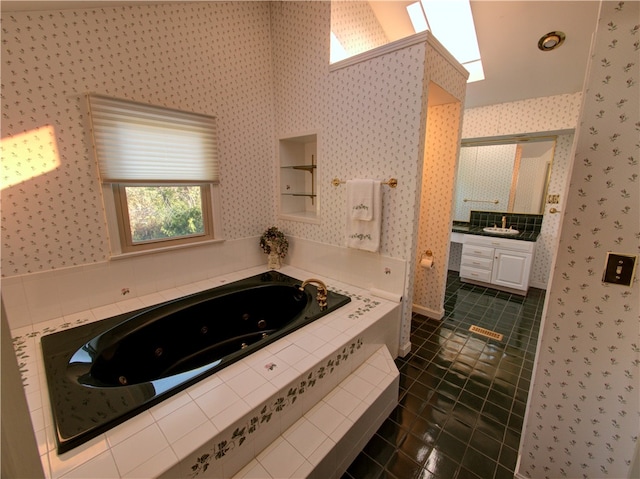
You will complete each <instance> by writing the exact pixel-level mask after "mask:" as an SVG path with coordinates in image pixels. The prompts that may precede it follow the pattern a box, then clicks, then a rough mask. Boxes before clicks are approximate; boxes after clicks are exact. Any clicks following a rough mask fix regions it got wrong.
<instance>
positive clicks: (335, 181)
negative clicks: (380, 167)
mask: <svg viewBox="0 0 640 479" xmlns="http://www.w3.org/2000/svg"><path fill="white" fill-rule="evenodd" d="M344 183H346V181H342V180H341V179H340V178H334V179H333V180H331V184H332V185H333V186H338V185H342V184H344ZM382 184H383V185H389V188H395V187H396V186H398V180H397V179H395V178H389V181H383V182H382Z"/></svg>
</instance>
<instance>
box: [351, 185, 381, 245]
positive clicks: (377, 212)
mask: <svg viewBox="0 0 640 479" xmlns="http://www.w3.org/2000/svg"><path fill="white" fill-rule="evenodd" d="M371 182H372V188H373V198H372V202H371V204H372V208H370V209H371V220H369V221H364V220H359V219H354V218H353V216H352V214H351V208H349V206H350V203H349V202H347V207H348V208H347V247H349V248H357V249H362V250H365V251H372V252H377V251H378V249H379V248H380V229H381V226H382V182H381V181H380V180H371ZM347 183H348V182H347ZM348 186H349V185H348V184H347V187H348Z"/></svg>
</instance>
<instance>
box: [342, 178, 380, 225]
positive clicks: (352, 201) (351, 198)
mask: <svg viewBox="0 0 640 479" xmlns="http://www.w3.org/2000/svg"><path fill="white" fill-rule="evenodd" d="M373 185H374V181H373V180H347V208H348V211H349V214H350V215H351V219H354V220H360V221H371V220H372V219H373V208H374V205H373Z"/></svg>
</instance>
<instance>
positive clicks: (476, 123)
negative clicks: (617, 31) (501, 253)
mask: <svg viewBox="0 0 640 479" xmlns="http://www.w3.org/2000/svg"><path fill="white" fill-rule="evenodd" d="M581 101H582V92H578V93H574V94H567V95H556V96H551V97H544V98H532V99H529V100H523V101H516V102H511V103H501V104H498V105H491V106H486V107H478V108H470V109H467V110H465V111H464V118H463V123H462V138H485V137H496V136H497V137H500V136H508V135H520V134H543V133H547V134H550V135H551V134H553V135H557V141H556V149H555V153H554V157H553V162H552V165H551V175H550V177H549V189H548V194H557V195H559V196H560V203H559V204H557V205H548V204H547V205H546V206H545V213H544V220H543V222H542V230H541V231H540V236H539V237H538V241H537V243H536V254H535V258H534V262H533V266H532V271H531V283H530V284H531V286H533V287H536V288H541V289H546V288H547V283H548V282H549V278H550V276H551V265H552V261H553V255H554V251H555V248H556V243H557V240H558V234H559V232H560V220H561V217H560V215H558V214H551V213H549V208H550V207H551V206H554V207H555V208H557V209H558V210H560V211H563V209H564V202H565V201H566V199H567V196H566V190H567V188H568V177H569V171H570V165H571V158H572V156H571V154H572V151H573V146H574V145H573V141H574V133H573V130H574V129H575V128H576V127H577V125H578V115H579V111H580V106H581ZM460 250H461V248H460V247H458V246H457V245H454V248H453V250H452V256H453V255H454V254H455V255H456V256H459V252H460Z"/></svg>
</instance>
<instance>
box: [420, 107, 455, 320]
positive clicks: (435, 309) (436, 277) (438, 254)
mask: <svg viewBox="0 0 640 479" xmlns="http://www.w3.org/2000/svg"><path fill="white" fill-rule="evenodd" d="M461 109H462V102H460V103H449V104H444V105H437V106H431V107H429V109H428V112H427V142H428V143H427V148H425V160H424V166H423V169H422V193H421V196H420V222H419V230H418V255H417V256H416V258H415V265H416V266H415V277H414V278H415V280H414V281H415V282H414V284H413V308H414V310H416V311H417V312H419V313H420V314H425V315H427V316H429V317H432V318H440V317H442V315H443V314H444V293H445V288H446V278H447V269H448V268H447V265H448V254H449V231H450V226H451V222H450V218H451V212H452V209H453V201H452V195H443V194H442V192H443V191H453V185H454V181H455V169H456V163H455V161H451V162H443V161H442V158H446V157H452V158H455V157H456V155H457V152H458V150H459V144H460V127H459V122H460V114H461ZM436 185H437V187H436ZM427 250H431V252H432V253H433V257H434V260H435V261H434V265H433V267H432V268H430V269H427V268H423V267H421V266H420V260H421V259H422V255H423V254H424V253H425V252H426V251H427Z"/></svg>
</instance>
